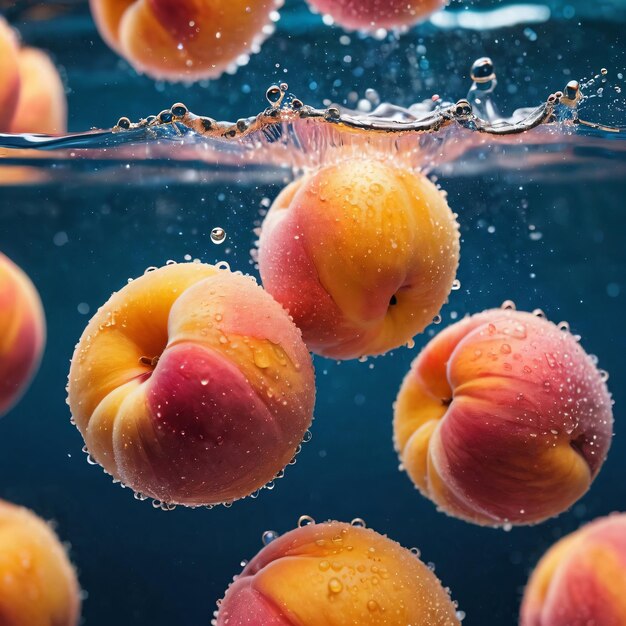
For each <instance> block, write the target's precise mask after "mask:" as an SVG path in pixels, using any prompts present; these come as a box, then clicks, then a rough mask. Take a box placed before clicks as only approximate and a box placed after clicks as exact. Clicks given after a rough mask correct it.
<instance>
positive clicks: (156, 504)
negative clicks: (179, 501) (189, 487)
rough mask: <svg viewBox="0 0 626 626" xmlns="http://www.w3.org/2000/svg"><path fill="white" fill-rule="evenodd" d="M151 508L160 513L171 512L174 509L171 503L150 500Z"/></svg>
mask: <svg viewBox="0 0 626 626" xmlns="http://www.w3.org/2000/svg"><path fill="white" fill-rule="evenodd" d="M152 507H153V508H155V509H160V510H161V511H173V510H174V509H175V508H176V505H175V504H172V503H171V502H162V501H161V500H152Z"/></svg>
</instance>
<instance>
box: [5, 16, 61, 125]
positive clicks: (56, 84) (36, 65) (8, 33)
mask: <svg viewBox="0 0 626 626" xmlns="http://www.w3.org/2000/svg"><path fill="white" fill-rule="evenodd" d="M66 130H67V103H66V98H65V90H64V88H63V83H62V82H61V77H60V76H59V73H58V71H57V69H56V68H55V66H54V65H53V63H52V62H51V61H50V59H49V57H48V56H47V55H46V54H45V53H43V52H41V50H36V49H34V48H20V46H19V42H18V40H17V37H16V35H15V32H14V31H13V30H12V29H11V27H10V26H9V25H8V24H7V23H6V22H5V21H4V20H3V19H2V17H0V132H8V133H49V134H53V133H56V134H60V133H64V132H65V131H66Z"/></svg>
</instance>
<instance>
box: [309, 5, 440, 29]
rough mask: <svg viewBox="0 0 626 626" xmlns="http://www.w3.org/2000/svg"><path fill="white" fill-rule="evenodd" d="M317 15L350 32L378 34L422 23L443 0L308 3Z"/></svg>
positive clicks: (438, 7)
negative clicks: (374, 32) (381, 31)
mask: <svg viewBox="0 0 626 626" xmlns="http://www.w3.org/2000/svg"><path fill="white" fill-rule="evenodd" d="M308 2H309V4H310V5H311V6H312V7H313V8H314V9H315V10H316V11H318V12H320V13H324V14H326V15H330V16H331V17H332V18H333V20H334V21H335V22H337V24H339V25H340V26H343V27H344V28H348V29H350V30H364V31H375V30H377V29H379V28H400V27H402V26H410V25H412V24H416V23H417V22H422V21H423V20H425V19H426V18H427V17H428V16H429V15H430V14H431V13H433V12H434V11H436V10H437V9H440V8H441V7H442V6H443V5H444V4H445V2H444V0H308Z"/></svg>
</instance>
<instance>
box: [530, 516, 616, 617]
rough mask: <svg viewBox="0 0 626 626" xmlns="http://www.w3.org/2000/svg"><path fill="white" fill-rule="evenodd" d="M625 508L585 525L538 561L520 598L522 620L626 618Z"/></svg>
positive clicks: (559, 542)
mask: <svg viewBox="0 0 626 626" xmlns="http://www.w3.org/2000/svg"><path fill="white" fill-rule="evenodd" d="M625 589H626V514H624V513H621V514H614V515H609V516H608V517H603V518H600V519H597V520H595V521H594V522H591V523H590V524H587V525H586V526H583V527H582V528H581V529H579V530H578V531H576V532H574V533H572V534H571V535H568V536H567V537H565V538H563V539H561V540H560V541H558V542H557V543H556V544H555V545H554V546H553V547H552V548H550V550H548V552H547V553H546V554H545V555H544V556H543V558H542V559H541V560H540V561H539V564H538V565H537V568H536V569H535V571H534V572H533V574H532V576H531V578H530V581H529V583H528V586H527V587H526V592H525V593H524V600H523V602H522V610H521V617H520V625H521V626H589V625H591V624H593V625H594V626H623V625H624V624H626V597H625V596H624V590H625Z"/></svg>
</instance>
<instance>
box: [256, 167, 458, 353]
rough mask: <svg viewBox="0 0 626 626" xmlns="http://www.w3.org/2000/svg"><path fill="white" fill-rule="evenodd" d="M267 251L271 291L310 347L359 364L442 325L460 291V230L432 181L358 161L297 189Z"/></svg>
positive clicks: (263, 267) (278, 217)
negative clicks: (437, 321)
mask: <svg viewBox="0 0 626 626" xmlns="http://www.w3.org/2000/svg"><path fill="white" fill-rule="evenodd" d="M258 252H259V255H258V260H259V270H260V272H261V277H262V279H263V286H264V287H265V288H266V289H267V291H269V292H270V293H271V294H272V295H273V296H274V297H275V298H276V299H277V300H278V301H279V302H280V303H281V304H282V305H283V306H284V307H285V308H286V309H287V310H288V311H289V313H290V315H292V316H293V319H294V321H295V322H296V324H297V325H298V327H299V328H300V329H301V330H302V336H303V337H304V340H305V342H306V344H307V345H308V347H309V349H310V350H312V351H313V352H315V353H316V354H320V355H323V356H327V357H332V358H335V359H351V358H356V357H361V356H366V355H375V354H382V353H384V352H386V351H388V350H391V349H393V348H397V347H398V346H401V345H402V344H405V343H406V342H408V341H409V340H410V339H411V338H412V337H413V336H414V335H415V334H417V333H419V332H421V331H423V330H424V328H425V327H426V326H427V325H428V324H430V323H431V322H432V320H433V318H434V317H435V316H436V315H437V314H438V313H439V310H440V309H441V306H442V305H443V304H444V302H446V300H447V298H448V295H449V293H450V290H451V288H452V283H453V281H454V277H455V274H456V270H457V266H458V263H459V233H458V225H457V223H456V220H455V218H454V215H453V214H452V212H451V211H450V208H449V207H448V205H447V203H446V201H445V198H444V196H443V194H442V193H441V192H440V191H439V190H438V189H437V188H436V187H435V185H433V184H432V183H431V182H430V181H429V180H428V179H427V178H426V177H425V176H423V175H421V174H418V173H415V172H411V171H408V170H405V169H399V168H396V167H395V166H393V165H391V164H388V163H386V162H382V161H379V160H375V159H352V160H348V161H345V162H343V163H339V164H337V165H332V166H328V167H326V168H323V169H321V170H319V171H317V172H316V173H313V174H309V175H306V176H304V177H303V178H300V179H299V180H296V181H295V182H293V183H291V184H290V185H288V186H287V187H286V188H285V189H284V190H283V191H282V192H281V193H280V194H279V195H278V197H277V198H276V200H275V201H274V204H273V205H272V207H271V209H270V211H269V212H268V214H267V217H266V218H265V221H264V222H263V226H262V228H261V235H260V240H259V250H258Z"/></svg>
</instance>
